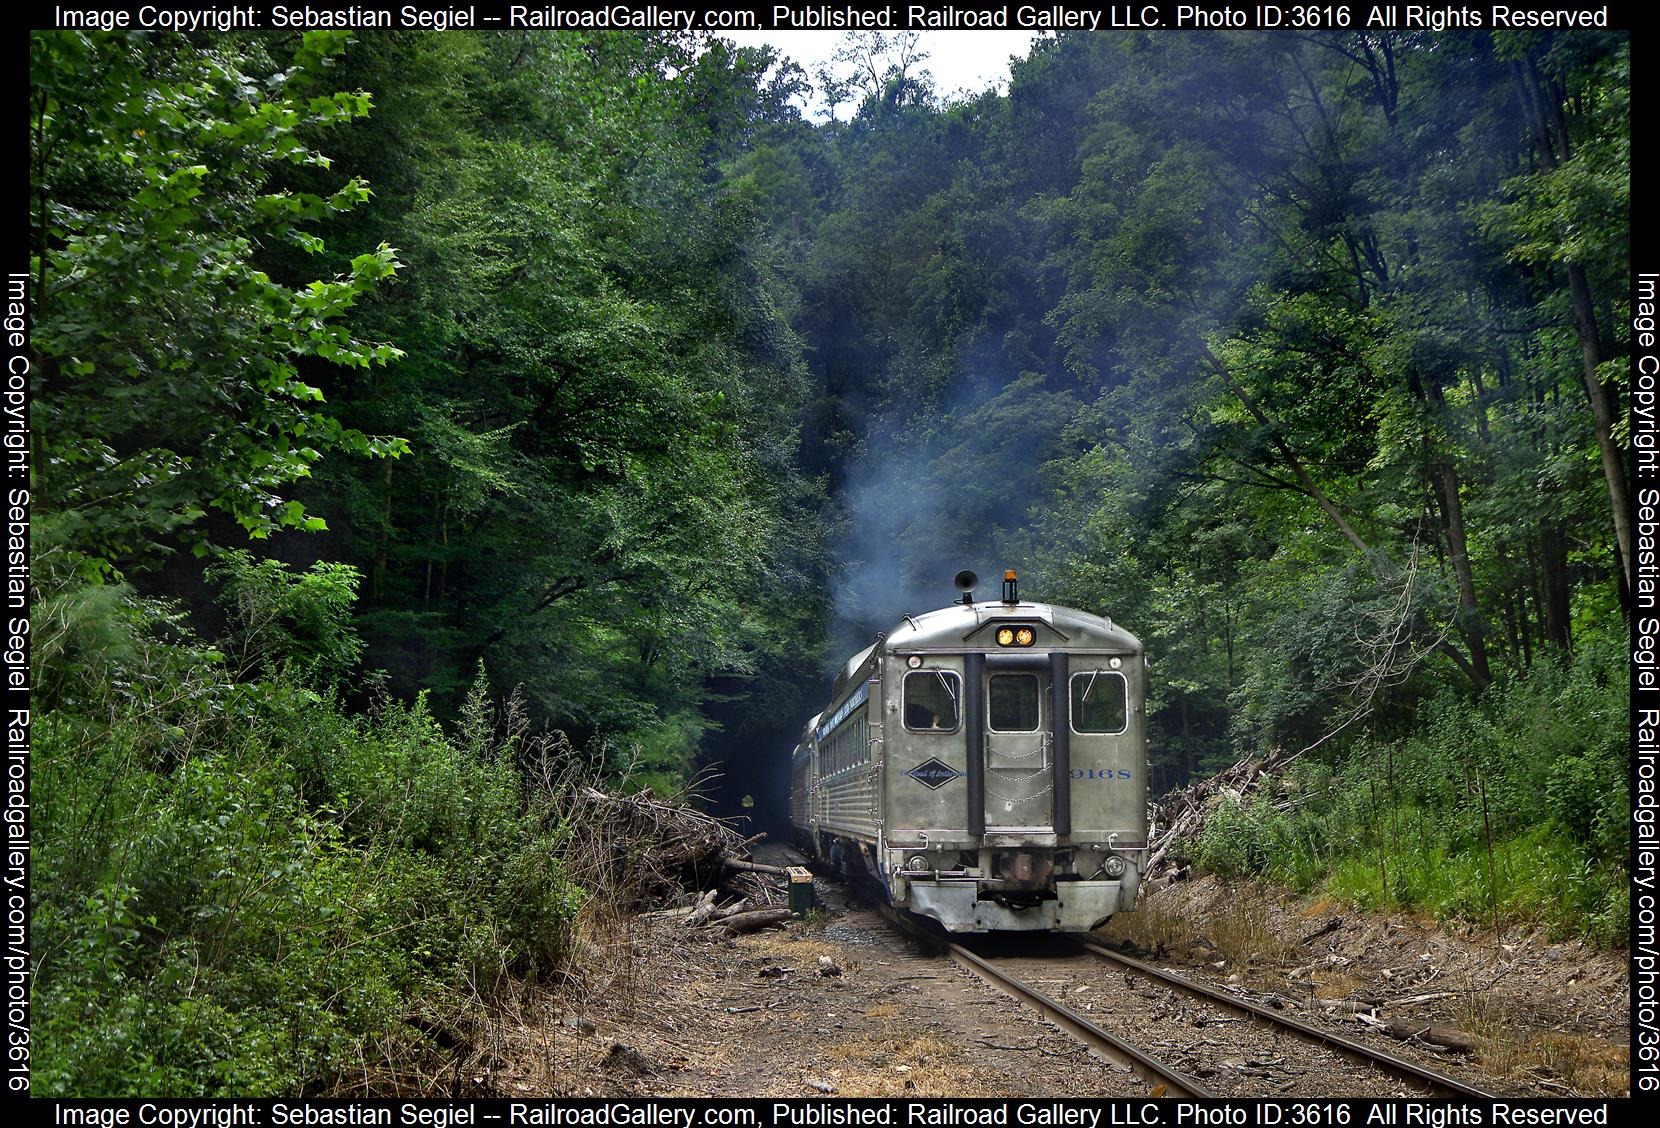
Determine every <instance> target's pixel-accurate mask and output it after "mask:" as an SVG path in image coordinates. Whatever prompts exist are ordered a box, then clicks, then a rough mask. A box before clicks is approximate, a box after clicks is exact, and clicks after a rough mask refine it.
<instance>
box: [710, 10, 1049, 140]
mask: <svg viewBox="0 0 1660 1128" xmlns="http://www.w3.org/2000/svg"><path fill="white" fill-rule="evenodd" d="M843 34H844V33H843V32H840V31H728V32H720V33H719V35H720V37H721V38H723V39H731V40H735V41H736V42H737V43H738V45H739V46H740V47H754V46H758V45H760V44H763V43H765V44H770V45H771V46H773V47H775V48H777V49H778V52H779V54H781V55H785V56H788V57H789V58H791V59H794V60H795V61H796V62H798V63H800V64H801V69H802V70H804V71H806V72H807V77H808V78H809V79H812V77H813V72H814V71H815V70H816V69H817V68H818V67H819V66H820V65H822V64H825V63H828V62H829V61H830V56H831V55H832V54H834V53H835V50H836V47H837V45H838V44H840V43H841V41H842V36H843ZM920 34H921V36H922V40H921V46H922V49H923V50H924V51H926V52H927V53H928V58H927V60H926V61H925V62H924V63H923V64H922V65H923V67H924V68H925V69H926V70H928V71H929V72H930V73H931V74H932V75H933V76H934V89H935V90H936V91H937V92H938V93H940V94H941V95H944V96H946V97H950V96H952V95H955V94H957V93H958V92H959V91H967V92H968V93H970V94H978V93H980V92H981V91H982V90H986V89H989V88H991V87H996V88H997V89H999V90H1006V89H1007V88H1008V82H1009V56H1010V55H1018V56H1020V57H1021V58H1025V57H1026V55H1027V53H1029V52H1030V51H1031V49H1032V40H1034V39H1036V38H1037V37H1038V35H1039V34H1041V33H1039V32H1033V31H924V32H921V33H920ZM850 109H851V107H848V106H845V105H844V106H843V107H842V108H841V110H840V115H841V116H842V117H844V118H845V117H846V116H847V115H848V113H849V111H850ZM806 110H807V113H808V116H810V117H812V118H815V119H818V120H823V118H824V116H825V109H824V103H823V102H822V101H820V100H817V99H815V100H814V102H813V104H812V105H810V106H808V107H806Z"/></svg>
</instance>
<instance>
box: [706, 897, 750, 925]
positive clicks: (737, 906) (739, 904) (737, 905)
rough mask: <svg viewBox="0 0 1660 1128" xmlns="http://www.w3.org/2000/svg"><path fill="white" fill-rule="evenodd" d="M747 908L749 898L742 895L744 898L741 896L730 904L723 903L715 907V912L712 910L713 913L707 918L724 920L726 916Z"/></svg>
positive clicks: (734, 914) (736, 913)
mask: <svg viewBox="0 0 1660 1128" xmlns="http://www.w3.org/2000/svg"><path fill="white" fill-rule="evenodd" d="M748 908H750V903H749V898H748V897H744V898H741V899H739V900H736V901H733V902H732V903H731V904H730V905H725V906H723V907H721V908H718V909H716V910H715V912H714V915H713V916H711V917H710V918H709V919H710V920H711V921H716V920H725V919H726V918H727V917H730V916H737V915H738V914H739V913H741V912H743V911H744V910H746V909H748Z"/></svg>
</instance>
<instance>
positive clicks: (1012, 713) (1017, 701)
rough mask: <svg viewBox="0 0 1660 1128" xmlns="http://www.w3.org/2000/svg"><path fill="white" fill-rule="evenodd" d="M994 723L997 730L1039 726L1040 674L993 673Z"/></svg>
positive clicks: (992, 711)
mask: <svg viewBox="0 0 1660 1128" xmlns="http://www.w3.org/2000/svg"><path fill="white" fill-rule="evenodd" d="M990 698H991V713H990V721H991V727H992V729H993V731H995V732H1035V731H1036V730H1037V727H1038V677H1037V675H1036V674H993V675H992V676H991V694H990Z"/></svg>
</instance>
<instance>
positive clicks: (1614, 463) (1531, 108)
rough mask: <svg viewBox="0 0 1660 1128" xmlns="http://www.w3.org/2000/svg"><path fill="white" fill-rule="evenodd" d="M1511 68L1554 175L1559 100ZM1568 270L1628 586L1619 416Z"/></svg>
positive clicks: (1534, 78) (1574, 269) (1563, 136)
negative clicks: (1617, 436)
mask: <svg viewBox="0 0 1660 1128" xmlns="http://www.w3.org/2000/svg"><path fill="white" fill-rule="evenodd" d="M1511 69H1512V73H1513V74H1514V76H1515V79H1516V84H1517V86H1518V88H1519V89H1520V92H1521V103H1522V113H1523V115H1524V116H1525V117H1526V118H1527V123H1528V129H1529V131H1530V132H1531V133H1532V134H1533V143H1534V148H1535V150H1536V151H1537V153H1538V156H1539V168H1540V169H1541V171H1543V172H1546V173H1549V172H1552V171H1554V170H1555V168H1556V166H1557V159H1558V158H1557V145H1560V146H1561V149H1562V153H1561V156H1562V159H1564V160H1565V159H1567V156H1568V134H1567V123H1566V122H1565V121H1564V120H1563V118H1562V107H1561V99H1560V98H1559V97H1556V98H1554V99H1553V96H1552V94H1551V92H1549V91H1547V90H1546V89H1545V85H1544V83H1543V82H1541V81H1540V78H1539V70H1538V67H1537V65H1536V64H1535V62H1534V60H1533V57H1532V56H1531V55H1529V56H1528V57H1527V65H1526V66H1525V67H1524V66H1523V65H1522V64H1521V63H1520V62H1516V63H1512V64H1511ZM1547 115H1549V117H1550V121H1551V122H1554V123H1555V125H1556V133H1557V141H1556V144H1552V140H1551V130H1550V124H1549V123H1548V122H1547ZM1566 268H1567V273H1568V297H1569V300H1570V302H1571V305H1572V308H1573V319H1574V332H1575V334H1577V335H1578V337H1579V351H1580V359H1581V362H1582V363H1581V374H1582V376H1583V378H1584V381H1585V393H1586V395H1588V396H1589V397H1590V399H1591V419H1592V421H1593V423H1594V424H1595V427H1596V433H1597V452H1598V454H1599V455H1600V456H1601V459H1602V476H1603V480H1604V481H1606V482H1607V483H1608V504H1609V507H1610V509H1611V510H1612V512H1613V517H1614V546H1615V549H1616V550H1617V551H1618V552H1619V558H1620V572H1621V573H1622V574H1623V575H1624V576H1625V577H1626V582H1627V584H1629V583H1630V580H1631V514H1630V512H1629V511H1630V502H1629V500H1628V498H1627V494H1626V481H1625V460H1624V459H1623V458H1622V457H1621V454H1620V447H1619V444H1618V443H1617V442H1615V440H1614V422H1615V416H1616V414H1617V412H1616V411H1615V408H1614V396H1613V393H1612V392H1611V391H1610V390H1609V389H1608V387H1607V386H1606V385H1605V384H1603V382H1602V378H1601V377H1600V376H1598V375H1597V368H1598V366H1599V365H1601V364H1602V360H1603V356H1602V338H1601V335H1600V334H1599V333H1598V332H1597V315H1596V302H1595V301H1594V300H1593V299H1592V296H1591V283H1590V280H1589V279H1587V278H1586V277H1585V268H1584V267H1583V266H1581V265H1580V264H1578V263H1576V262H1569V263H1567V264H1566Z"/></svg>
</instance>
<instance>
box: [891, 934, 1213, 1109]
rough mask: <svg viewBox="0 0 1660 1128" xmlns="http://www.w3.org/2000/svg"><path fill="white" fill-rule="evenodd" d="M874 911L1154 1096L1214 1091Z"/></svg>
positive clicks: (937, 939) (958, 949) (988, 965)
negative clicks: (1120, 1069) (1142, 1084)
mask: <svg viewBox="0 0 1660 1128" xmlns="http://www.w3.org/2000/svg"><path fill="white" fill-rule="evenodd" d="M877 911H878V912H879V913H880V914H881V916H882V918H883V919H884V920H886V921H887V922H888V923H889V924H890V925H892V926H893V927H894V928H896V929H898V930H899V931H900V932H903V933H904V934H905V935H907V936H910V937H912V938H913V939H915V940H917V941H919V942H920V943H922V944H925V945H928V946H930V947H933V948H935V949H937V950H938V951H940V952H943V953H944V954H946V955H948V956H950V957H951V959H952V960H954V961H955V962H957V963H958V964H961V965H962V966H963V967H966V968H968V969H969V970H970V971H972V972H974V974H976V975H978V976H980V977H981V978H982V979H985V980H986V981H987V982H989V983H991V984H992V985H993V986H995V987H997V988H998V989H999V990H1001V991H1003V992H1005V993H1007V994H1009V995H1013V996H1014V997H1015V998H1017V999H1019V1000H1020V1001H1021V1002H1023V1003H1025V1004H1026V1005H1028V1006H1030V1007H1032V1008H1034V1009H1035V1010H1037V1011H1038V1012H1039V1013H1040V1014H1042V1015H1043V1016H1044V1017H1045V1018H1047V1019H1049V1020H1050V1021H1051V1022H1053V1023H1054V1024H1055V1025H1056V1026H1059V1027H1060V1028H1061V1029H1062V1030H1065V1031H1066V1032H1067V1033H1068V1034H1071V1035H1072V1036H1073V1037H1074V1038H1076V1039H1078V1040H1079V1041H1080V1042H1082V1043H1084V1044H1085V1045H1086V1046H1088V1047H1089V1048H1090V1049H1091V1050H1093V1051H1095V1052H1096V1053H1097V1054H1099V1055H1100V1056H1102V1057H1104V1058H1106V1059H1107V1060H1108V1061H1111V1062H1114V1063H1115V1064H1117V1065H1120V1066H1123V1067H1124V1068H1126V1069H1128V1070H1130V1071H1131V1072H1132V1073H1134V1074H1135V1075H1136V1076H1137V1077H1139V1078H1141V1079H1142V1080H1143V1081H1145V1082H1146V1083H1147V1087H1148V1092H1149V1094H1150V1095H1152V1096H1157V1097H1193V1098H1198V1097H1214V1096H1216V1094H1215V1093H1213V1092H1211V1091H1210V1090H1209V1089H1207V1088H1205V1087H1204V1086H1203V1085H1201V1084H1200V1083H1199V1082H1198V1081H1196V1080H1194V1079H1193V1078H1191V1077H1189V1076H1187V1075H1186V1074H1185V1073H1183V1072H1182V1071H1181V1070H1179V1069H1177V1068H1176V1067H1175V1066H1173V1065H1170V1064H1168V1063H1166V1062H1163V1061H1160V1060H1159V1059H1158V1058H1156V1057H1154V1056H1153V1055H1152V1054H1149V1053H1147V1052H1146V1051H1144V1050H1142V1049H1140V1048H1138V1047H1136V1046H1133V1045H1131V1044H1130V1043H1129V1042H1126V1041H1124V1040H1123V1039H1122V1038H1119V1037H1118V1036H1116V1035H1114V1034H1110V1033H1108V1032H1107V1031H1105V1030H1103V1029H1101V1028H1100V1027H1099V1026H1097V1025H1096V1024H1095V1023H1093V1022H1091V1021H1090V1020H1089V1019H1087V1018H1085V1017H1084V1016H1083V1015H1081V1014H1079V1013H1078V1012H1077V1011H1076V1010H1074V1009H1072V1008H1071V1007H1069V1006H1067V1005H1066V1004H1064V1003H1062V1002H1059V1001H1057V1000H1056V999H1053V998H1051V997H1050V996H1049V995H1047V994H1045V993H1044V992H1042V991H1039V990H1038V989H1037V988H1036V987H1033V986H1032V985H1031V984H1029V983H1025V982H1023V981H1021V980H1019V979H1016V978H1015V977H1014V976H1012V975H1010V974H1009V973H1008V972H1006V971H1004V970H1003V969H1002V968H1000V967H998V966H997V965H996V964H994V963H992V962H991V961H989V960H986V959H983V958H981V957H980V956H977V955H975V954H974V953H973V952H971V951H969V950H968V949H967V948H965V947H963V946H962V945H961V944H958V943H956V942H954V941H952V940H950V939H948V938H947V937H945V936H942V935H939V934H937V933H934V932H931V931H929V930H928V929H927V928H925V927H923V926H922V925H920V924H918V923H916V922H915V921H914V920H913V919H909V918H907V917H906V916H905V915H904V914H901V913H897V912H895V911H894V910H892V909H890V908H888V907H887V906H884V905H879V906H878V907H877Z"/></svg>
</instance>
